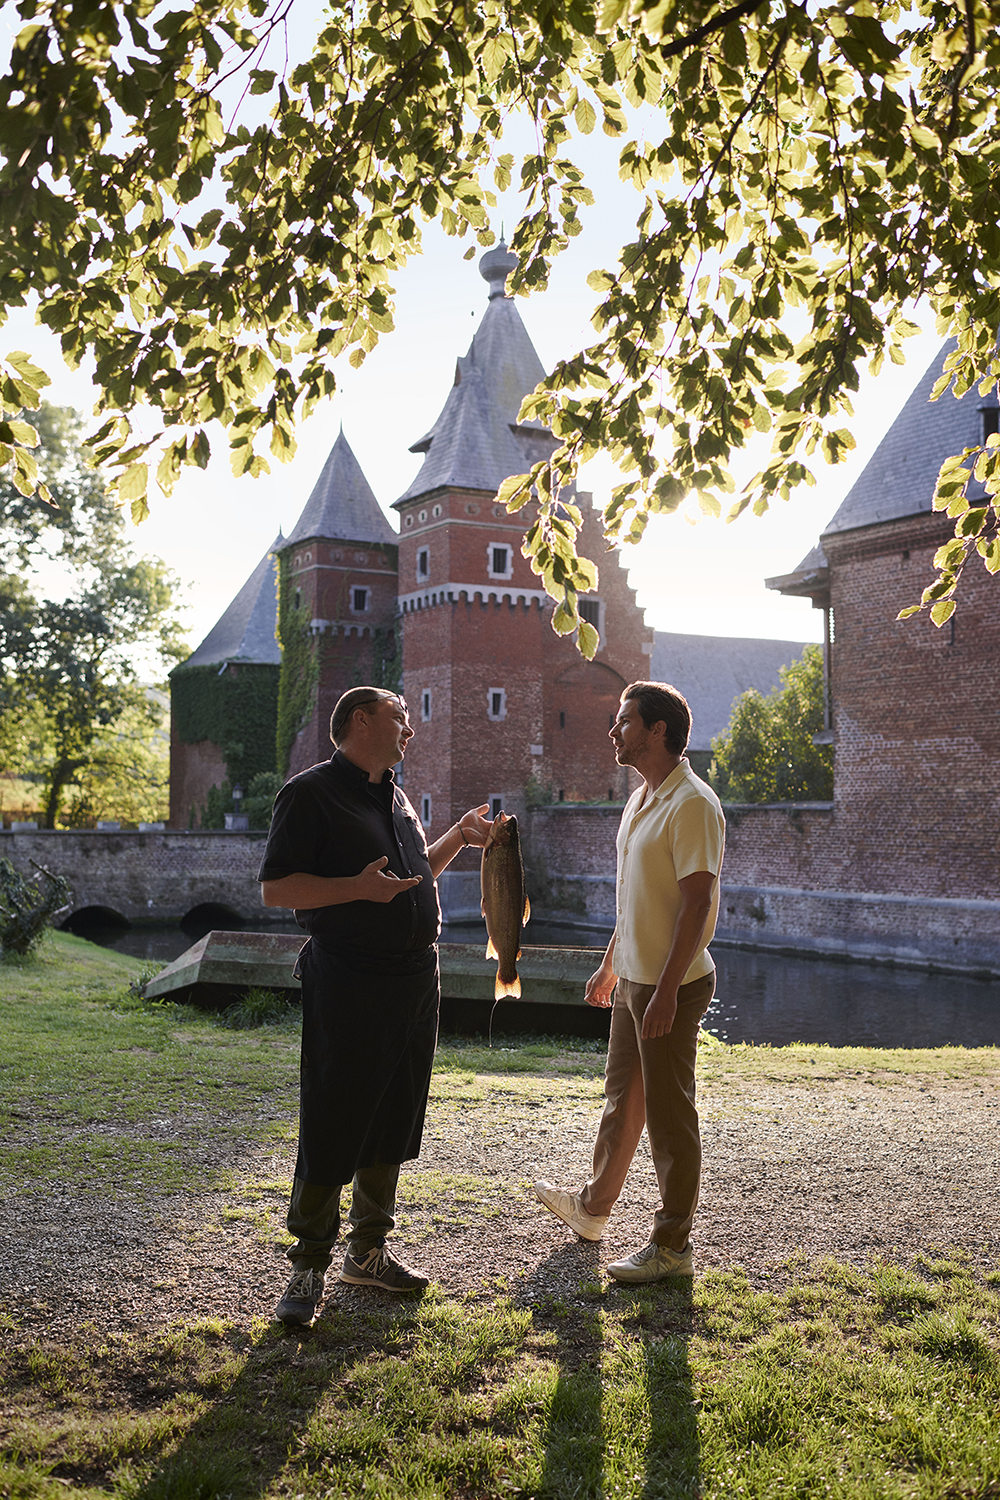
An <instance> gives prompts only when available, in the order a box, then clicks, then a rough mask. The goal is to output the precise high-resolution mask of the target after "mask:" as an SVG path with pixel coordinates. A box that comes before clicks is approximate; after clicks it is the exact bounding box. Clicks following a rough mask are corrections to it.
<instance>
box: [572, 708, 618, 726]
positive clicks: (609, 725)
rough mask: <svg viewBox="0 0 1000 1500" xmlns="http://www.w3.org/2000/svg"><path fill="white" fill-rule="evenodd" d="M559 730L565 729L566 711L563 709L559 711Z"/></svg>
mask: <svg viewBox="0 0 1000 1500" xmlns="http://www.w3.org/2000/svg"><path fill="white" fill-rule="evenodd" d="M608 727H609V728H610V727H611V726H610V725H609V726H608ZM559 728H560V729H565V728H566V710H565V709H564V708H561V709H560V710H559Z"/></svg>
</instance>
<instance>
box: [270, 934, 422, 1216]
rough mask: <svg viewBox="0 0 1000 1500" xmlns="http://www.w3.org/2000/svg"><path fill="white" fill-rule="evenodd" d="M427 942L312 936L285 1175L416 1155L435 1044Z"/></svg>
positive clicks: (340, 1178)
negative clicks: (364, 943)
mask: <svg viewBox="0 0 1000 1500" xmlns="http://www.w3.org/2000/svg"><path fill="white" fill-rule="evenodd" d="M437 956H438V955H437V948H436V947H431V948H427V949H425V950H423V952H421V953H418V954H414V955H412V956H402V955H398V954H387V955H385V956H384V957H378V956H376V955H372V954H370V953H367V952H366V953H358V952H351V951H350V950H347V949H345V947H344V946H343V945H342V944H338V945H337V947H336V949H334V948H333V947H331V946H330V945H329V944H328V943H324V941H323V939H321V938H317V937H313V938H310V940H309V942H307V943H306V945H305V947H304V948H303V950H302V952H301V954H300V955H299V961H298V966H297V968H298V972H299V974H300V975H301V978H302V1071H301V1097H300V1104H299V1151H298V1159H297V1162H296V1166H295V1175H296V1177H298V1178H300V1179H301V1180H302V1181H303V1182H308V1183H312V1184H315V1185H317V1186H324V1187H334V1186H337V1185H338V1184H343V1183H348V1182H350V1181H351V1179H352V1178H353V1176H354V1174H355V1172H357V1171H358V1170H359V1169H360V1168H362V1167H373V1166H375V1165H376V1164H377V1163H385V1164H387V1165H395V1164H396V1163H398V1162H404V1161H411V1160H412V1159H413V1158H414V1157H416V1156H418V1155H419V1154H420V1141H421V1137H422V1135H423V1128H424V1114H425V1112H426V1108H427V1091H428V1088H429V1086H430V1077H431V1068H432V1067H433V1063H434V1049H435V1047H436V1045H437V1024H438V1000H439V995H440V984H439V981H438V963H437Z"/></svg>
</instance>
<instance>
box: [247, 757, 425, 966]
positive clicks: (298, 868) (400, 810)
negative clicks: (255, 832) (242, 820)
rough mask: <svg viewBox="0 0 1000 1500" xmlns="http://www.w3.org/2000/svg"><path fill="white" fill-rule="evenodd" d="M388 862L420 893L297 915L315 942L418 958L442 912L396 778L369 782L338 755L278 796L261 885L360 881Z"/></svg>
mask: <svg viewBox="0 0 1000 1500" xmlns="http://www.w3.org/2000/svg"><path fill="white" fill-rule="evenodd" d="M383 855H386V856H388V860H389V863H388V864H387V865H386V866H385V869H386V872H387V873H388V872H391V873H392V874H393V875H398V876H399V877H400V878H401V879H405V878H406V877H407V876H408V875H421V876H422V877H423V879H422V880H421V882H420V884H419V885H416V886H413V887H412V888H411V889H410V890H408V891H401V892H400V894H399V895H398V896H396V897H394V898H393V900H392V901H386V902H384V903H383V902H379V901H345V902H343V903H342V904H341V905H339V906H320V907H315V908H313V909H310V910H302V911H296V913H295V920H296V921H297V922H298V924H299V926H300V927H304V928H305V930H306V931H307V932H308V933H310V934H311V935H312V936H314V937H317V938H321V939H322V940H323V941H324V942H328V943H330V944H331V945H333V946H336V947H343V948H344V949H345V950H348V951H352V952H362V953H363V952H370V953H372V954H373V955H379V956H387V955H389V954H400V955H403V954H406V955H409V954H417V953H419V952H421V951H425V950H426V949H427V948H429V947H430V946H431V945H432V944H433V943H435V942H436V941H437V937H438V933H439V932H440V930H441V909H440V907H439V905H438V897H437V887H436V885H435V883H434V877H433V875H432V874H431V867H430V863H429V861H428V857H427V840H426V839H425V838H424V831H423V829H422V828H421V826H420V823H419V822H418V820H417V815H416V813H415V812H414V811H413V808H412V807H411V806H410V804H409V802H408V801H407V800H406V798H405V797H404V795H403V793H402V791H401V790H400V788H399V787H398V786H397V785H396V782H395V777H394V776H393V774H392V772H391V771H386V773H385V775H384V777H383V778H382V781H381V782H372V781H370V780H369V779H368V772H367V771H363V770H362V769H361V767H360V766H356V765H355V764H354V763H353V761H350V760H348V759H347V757H346V756H344V755H342V754H341V752H340V751H339V750H338V751H336V752H335V754H334V755H333V756H332V757H331V758H330V760H328V761H323V762H321V764H320V765H318V766H311V767H310V769H309V770H308V771H302V772H301V773H300V774H299V775H298V776H293V777H292V779H291V781H289V782H287V783H286V784H285V785H284V786H283V787H282V789H281V791H280V792H279V793H278V795H277V798H276V799H275V803H274V814H273V816H272V819H271V831H270V833H269V834H268V837H267V848H266V849H265V850H264V859H263V862H262V864H261V867H260V870H259V871H258V872H257V879H258V880H281V879H282V878H283V877H284V876H285V875H295V874H298V873H301V874H304V875H324V876H332V875H360V873H361V871H362V870H363V869H364V868H365V866H366V865H370V864H371V862H372V860H375V859H381V857H382V856H383Z"/></svg>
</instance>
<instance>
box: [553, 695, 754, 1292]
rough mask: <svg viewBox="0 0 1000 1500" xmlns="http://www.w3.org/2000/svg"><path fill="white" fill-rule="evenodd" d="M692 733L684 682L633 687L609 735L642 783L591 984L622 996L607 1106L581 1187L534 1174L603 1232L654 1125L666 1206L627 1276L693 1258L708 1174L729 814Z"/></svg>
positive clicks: (673, 1268) (631, 809)
mask: <svg viewBox="0 0 1000 1500" xmlns="http://www.w3.org/2000/svg"><path fill="white" fill-rule="evenodd" d="M690 733H691V711H690V709H689V708H688V705H687V702H686V700H685V699H684V697H683V696H682V695H681V694H680V693H679V692H677V690H676V688H672V687H669V686H668V685H667V684H666V683H663V682H633V683H632V685H631V686H630V687H627V688H626V689H625V692H624V693H623V694H622V700H621V708H620V710H619V713H618V717H617V719H616V720H615V723H614V724H613V725H612V728H611V731H610V737H611V741H612V743H613V745H614V747H615V758H616V760H617V761H618V764H619V765H620V766H634V767H635V769H636V770H637V771H638V773H639V775H640V776H641V777H642V781H643V784H642V786H641V787H640V788H639V789H638V791H636V792H633V794H632V796H631V797H630V798H629V801H628V803H627V804H626V807H625V811H624V813H623V814H622V821H621V827H620V828H619V830H618V884H617V925H616V927H615V931H614V935H613V936H612V939H611V942H610V943H609V944H608V950H607V952H606V953H605V955H604V961H603V963H602V964H601V967H600V968H599V969H598V970H597V973H596V974H594V975H593V976H592V977H591V978H590V980H588V982H587V989H586V1000H587V1003H588V1005H596V1006H610V1005H611V1004H612V996H614V1009H613V1011H612V1015H611V1037H610V1040H609V1043H608V1063H607V1070H606V1073H605V1084H604V1094H605V1100H606V1102H605V1105H604V1114H603V1115H602V1117H601V1123H600V1126H599V1128H598V1131H597V1141H596V1143H595V1145H594V1166H593V1172H592V1173H591V1176H590V1178H589V1179H588V1181H587V1182H586V1184H585V1185H584V1187H583V1188H582V1189H581V1191H580V1192H578V1193H573V1192H569V1191H568V1190H567V1189H565V1188H559V1187H556V1186H555V1185H554V1184H553V1183H551V1182H546V1181H545V1180H544V1179H543V1180H542V1181H540V1182H536V1184H535V1192H536V1193H537V1195H538V1198H539V1199H540V1201H541V1202H542V1203H544V1205H545V1207H546V1208H549V1209H551V1210H552V1212H553V1213H554V1214H557V1215H558V1217H559V1218H560V1219H563V1220H564V1221H565V1222H566V1223H567V1224H568V1225H569V1226H570V1228H571V1229H574V1230H576V1232H577V1234H578V1235H580V1236H581V1237H582V1238H583V1239H585V1240H599V1239H600V1238H601V1237H602V1235H603V1234H604V1228H605V1225H606V1224H607V1222H608V1216H609V1215H610V1213H611V1210H612V1208H613V1207H614V1205H615V1202H616V1201H617V1199H618V1195H619V1193H620V1192H621V1189H622V1184H623V1183H624V1181H625V1176H626V1173H627V1172H628V1169H629V1166H630V1164H631V1161H632V1157H633V1156H634V1154H635V1148H636V1146H637V1145H638V1144H639V1137H640V1136H641V1134H642V1129H643V1126H644V1125H645V1127H646V1132H647V1135H648V1137H649V1149H650V1153H651V1155H652V1158H653V1166H654V1168H655V1170H656V1177H657V1182H658V1184H659V1189H660V1207H659V1208H658V1209H657V1211H656V1214H655V1217H654V1220H653V1231H652V1234H651V1236H650V1243H649V1244H648V1245H646V1246H645V1248H644V1249H641V1250H637V1251H636V1252H635V1254H633V1255H629V1256H628V1257H627V1258H626V1259H625V1260H620V1261H615V1262H614V1264H612V1265H610V1266H609V1267H608V1270H609V1272H610V1274H611V1275H612V1276H614V1277H615V1279H616V1280H618V1281H638V1282H644V1281H660V1280H661V1279H662V1278H663V1277H665V1276H690V1275H691V1274H692V1272H693V1262H692V1257H691V1245H690V1242H689V1236H690V1233H691V1225H692V1222H693V1220H694V1212H695V1208H696V1207H697V1204H698V1188H699V1184H700V1180H701V1134H700V1131H699V1128H698V1111H697V1109H696V1108H695V1082H694V1069H695V1058H696V1054H697V1047H698V1030H699V1027H700V1024H701V1020H702V1017H703V1016H704V1014H705V1012H706V1010H707V1009H708V1006H709V1003H710V1002H711V999H712V995H713V994H714V992H715V965H714V964H713V962H712V959H711V956H710V954H709V953H708V944H709V943H710V942H711V940H712V935H713V933H714V932H715V923H716V919H717V916H718V910H719V874H720V871H721V869H722V855H723V849H724V845H725V829H726V825H725V820H724V818H723V816H722V807H721V805H720V803H719V799H718V797H717V796H716V795H715V793H714V792H713V791H712V789H711V788H710V787H708V786H706V785H705V783H704V782H703V781H701V780H700V779H699V778H698V777H697V776H696V775H695V774H694V772H693V771H692V770H691V767H690V765H689V764H688V762H687V761H686V760H685V759H684V751H685V750H686V749H687V742H688V737H689V735H690ZM616 986H617V994H615V987H616Z"/></svg>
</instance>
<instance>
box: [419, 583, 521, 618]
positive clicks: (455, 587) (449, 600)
mask: <svg viewBox="0 0 1000 1500" xmlns="http://www.w3.org/2000/svg"><path fill="white" fill-rule="evenodd" d="M463 595H464V597H465V599H466V600H467V602H468V603H469V604H474V603H475V602H476V599H477V598H478V599H479V600H480V602H481V603H483V604H488V603H489V601H490V600H491V599H495V600H496V602H497V603H498V604H502V603H503V602H504V600H506V601H507V602H508V603H509V604H521V603H523V604H538V605H543V604H545V603H546V602H547V601H548V600H549V595H548V594H547V593H546V592H545V590H544V589H522V588H517V587H514V588H503V587H499V586H496V585H492V586H491V585H489V584H485V585H484V584H481V583H442V584H441V585H440V586H439V587H438V588H433V589H417V590H416V592H415V593H412V594H400V596H399V612H400V614H403V615H408V614H412V613H413V611H414V610H417V609H433V608H435V606H436V605H438V604H458V603H459V602H460V601H461V599H462V597H463Z"/></svg>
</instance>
